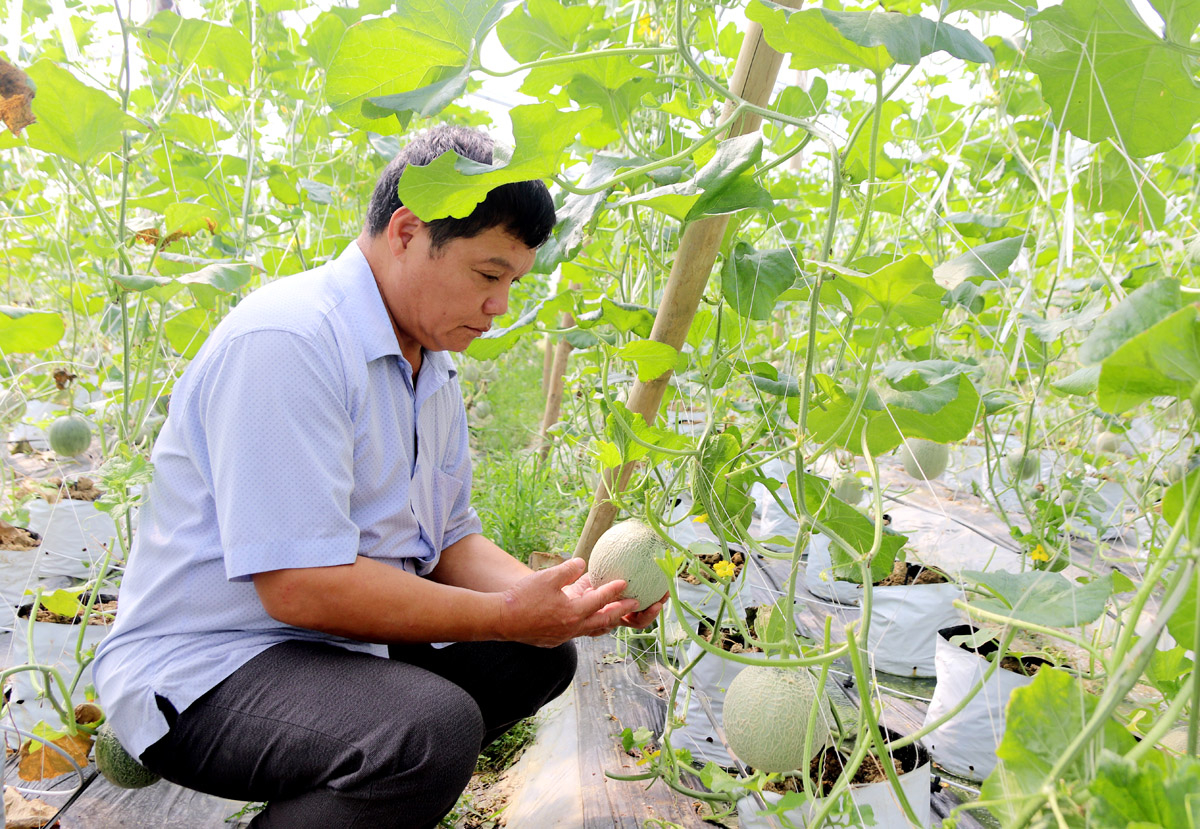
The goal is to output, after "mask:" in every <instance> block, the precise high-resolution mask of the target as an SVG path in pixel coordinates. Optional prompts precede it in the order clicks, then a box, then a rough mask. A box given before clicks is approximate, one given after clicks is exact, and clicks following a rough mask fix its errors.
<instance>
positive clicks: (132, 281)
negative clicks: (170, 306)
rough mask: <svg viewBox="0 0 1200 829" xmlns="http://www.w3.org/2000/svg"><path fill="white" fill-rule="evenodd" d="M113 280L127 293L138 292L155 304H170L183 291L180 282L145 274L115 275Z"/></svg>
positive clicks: (166, 277) (167, 277)
mask: <svg viewBox="0 0 1200 829" xmlns="http://www.w3.org/2000/svg"><path fill="white" fill-rule="evenodd" d="M110 275H111V276H112V280H113V281H114V282H116V283H117V284H118V285H120V286H121V287H122V288H124V289H125V290H127V291H137V292H138V293H143V294H146V295H147V296H149V297H150V298H151V299H153V300H154V301H155V302H169V301H170V300H171V298H172V297H173V296H175V295H176V294H177V293H179V292H180V291H182V290H183V286H182V285H180V284H179V280H177V279H173V278H171V277H169V276H153V275H151V274H145V273H114V274H110Z"/></svg>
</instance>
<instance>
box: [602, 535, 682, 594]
mask: <svg viewBox="0 0 1200 829" xmlns="http://www.w3.org/2000/svg"><path fill="white" fill-rule="evenodd" d="M664 547H665V545H664V544H663V541H662V539H661V538H659V537H658V535H657V534H656V533H655V532H654V530H652V529H650V528H649V527H647V526H646V525H645V524H643V523H642V522H641V521H623V522H621V523H620V524H616V525H614V526H612V527H610V528H609V529H608V531H607V532H605V533H604V535H602V536H600V539H599V540H598V541H597V542H596V546H595V547H593V548H592V557H591V558H590V559H589V560H588V574H589V575H590V576H591V580H592V585H593V586H595V587H600V586H601V585H604V584H607V583H608V582H610V581H613V580H615V579H624V580H625V590H624V592H622V593H621V598H623V599H637V601H638V610H645V609H646V608H648V607H649V606H650V605H652V604H654V603H655V602H657V601H658V600H659V599H661V598H662V597H663V595H664V594H666V592H667V590H668V588H669V587H670V582H669V581H668V580H667V574H666V573H664V572H663V571H662V568H661V567H659V566H658V564H657V563H656V562H655V559H656V558H657V557H658V556H659V554H661V553H662V551H663V549H664Z"/></svg>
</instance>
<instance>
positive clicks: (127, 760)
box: [95, 723, 161, 789]
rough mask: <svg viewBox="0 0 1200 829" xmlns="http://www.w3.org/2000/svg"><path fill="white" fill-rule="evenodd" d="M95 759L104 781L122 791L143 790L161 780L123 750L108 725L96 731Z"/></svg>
mask: <svg viewBox="0 0 1200 829" xmlns="http://www.w3.org/2000/svg"><path fill="white" fill-rule="evenodd" d="M95 757H96V768H98V769H99V770H100V773H101V774H103V775H104V777H105V779H106V780H108V782H109V783H112V784H113V785H114V786H119V787H120V788H122V789H143V788H145V787H146V786H149V785H151V784H154V783H157V782H158V781H159V780H160V779H161V778H160V777H159V776H158V775H157V774H155V773H154V772H152V771H150V769H148V768H146V767H145V766H143V765H142V764H141V763H139V762H138V761H137V760H135V759H134V758H133V756H132V755H131V754H130V753H129V752H128V751H126V750H125V746H123V745H121V741H120V740H118V739H117V734H116V732H115V731H113V730H112V727H111V726H109V724H108V723H105V724H104V725H102V726H100V728H98V729H97V730H96V755H95Z"/></svg>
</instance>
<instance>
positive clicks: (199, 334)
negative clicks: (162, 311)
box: [163, 308, 213, 360]
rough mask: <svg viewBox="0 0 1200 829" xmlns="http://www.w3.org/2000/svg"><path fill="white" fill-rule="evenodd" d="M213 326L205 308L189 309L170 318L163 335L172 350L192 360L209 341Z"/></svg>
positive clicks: (165, 324) (164, 325) (165, 323)
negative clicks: (206, 341) (207, 340)
mask: <svg viewBox="0 0 1200 829" xmlns="http://www.w3.org/2000/svg"><path fill="white" fill-rule="evenodd" d="M212 326H213V320H212V318H211V316H210V315H209V313H208V312H207V311H205V310H204V309H203V308H188V309H187V310H186V311H180V312H179V313H178V314H175V315H174V316H172V317H169V318H168V319H167V321H166V322H164V323H163V333H164V334H165V335H166V338H167V342H169V343H170V344H171V348H173V349H175V350H176V351H177V352H178V353H179V354H181V355H182V356H184V357H186V358H187V359H189V360H190V359H192V358H193V357H195V356H196V354H197V352H199V351H200V346H202V345H204V341H205V340H206V339H208V334H209V332H210V331H212Z"/></svg>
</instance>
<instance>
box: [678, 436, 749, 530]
mask: <svg viewBox="0 0 1200 829" xmlns="http://www.w3.org/2000/svg"><path fill="white" fill-rule="evenodd" d="M745 458H746V455H745V453H743V452H742V436H741V433H740V432H739V431H738V430H737V428H736V427H732V426H731V427H729V428H728V429H726V430H725V431H724V432H721V433H720V434H715V435H710V436H709V437H708V439H707V440H706V441H705V442H704V443H703V444H702V445H701V447H700V456H699V457H698V458H697V459H696V461H695V463H694V464H693V468H692V499H693V501H694V502H695V504H696V506H695V507H694V508H693V512H696V511H702V512H704V513H705V514H707V516H708V522H709V524H710V525H711V526H712V528H713V532H717V533H729V532H732V531H733V528H734V527H740V528H741V529H742V530H743V531H744V530H745V529H746V528H747V527H749V526H750V520H751V518H753V515H754V499H753V498H751V497H750V486H751V480H750V476H749V475H748V474H747V473H746V472H744V471H741V470H740V467H741V466H742V465H743V464H744V462H745Z"/></svg>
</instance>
